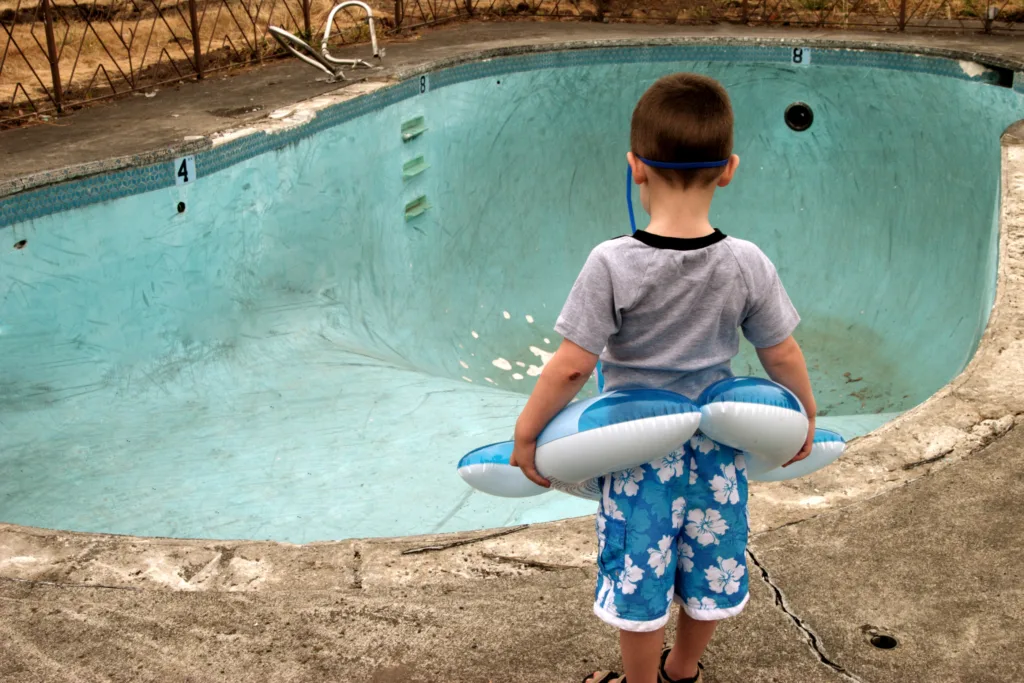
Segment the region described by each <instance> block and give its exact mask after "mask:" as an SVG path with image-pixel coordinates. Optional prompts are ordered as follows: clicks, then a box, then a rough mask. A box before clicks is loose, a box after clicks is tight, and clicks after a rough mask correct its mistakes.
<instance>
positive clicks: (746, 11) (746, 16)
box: [740, 0, 750, 24]
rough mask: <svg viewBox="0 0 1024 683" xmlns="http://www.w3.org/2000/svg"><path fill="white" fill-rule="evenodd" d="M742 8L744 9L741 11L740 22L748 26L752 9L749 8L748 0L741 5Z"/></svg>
mask: <svg viewBox="0 0 1024 683" xmlns="http://www.w3.org/2000/svg"><path fill="white" fill-rule="evenodd" d="M741 8H742V9H741V10H740V12H741V14H740V20H741V21H742V22H743V23H744V24H746V23H747V22H749V21H750V8H749V7H748V6H747V0H743V4H742V5H741Z"/></svg>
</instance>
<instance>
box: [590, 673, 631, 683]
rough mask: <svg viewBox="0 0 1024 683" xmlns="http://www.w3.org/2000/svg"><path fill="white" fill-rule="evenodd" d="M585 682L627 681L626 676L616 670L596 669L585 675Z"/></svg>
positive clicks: (610, 682)
mask: <svg viewBox="0 0 1024 683" xmlns="http://www.w3.org/2000/svg"><path fill="white" fill-rule="evenodd" d="M598 676H600V678H598ZM583 683H626V677H625V676H621V675H620V674H619V673H618V672H616V671H595V672H594V673H592V674H590V675H589V676H584V677H583Z"/></svg>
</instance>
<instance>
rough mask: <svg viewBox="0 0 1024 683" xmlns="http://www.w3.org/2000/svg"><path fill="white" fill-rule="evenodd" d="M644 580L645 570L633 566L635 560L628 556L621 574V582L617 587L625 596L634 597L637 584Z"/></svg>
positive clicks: (619, 581)
mask: <svg viewBox="0 0 1024 683" xmlns="http://www.w3.org/2000/svg"><path fill="white" fill-rule="evenodd" d="M642 578H644V570H643V569H642V568H640V567H638V566H636V565H635V564H633V558H631V557H630V556H629V555H626V561H625V566H624V567H623V568H622V572H621V573H620V574H619V580H618V582H617V583H616V584H615V587H616V588H618V589H619V590H620V591H622V594H623V595H632V594H633V593H635V592H636V584H637V582H638V581H640V579H642Z"/></svg>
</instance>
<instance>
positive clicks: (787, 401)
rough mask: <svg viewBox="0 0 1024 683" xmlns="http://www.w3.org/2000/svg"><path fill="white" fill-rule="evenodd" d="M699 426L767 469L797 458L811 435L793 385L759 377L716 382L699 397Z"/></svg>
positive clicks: (712, 437)
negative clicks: (793, 390)
mask: <svg viewBox="0 0 1024 683" xmlns="http://www.w3.org/2000/svg"><path fill="white" fill-rule="evenodd" d="M697 402H698V403H699V404H700V413H701V417H700V431H702V432H703V433H704V435H705V436H706V437H708V438H709V439H711V440H712V441H717V442H718V443H721V444H725V445H726V446H731V447H732V448H735V449H737V450H741V451H743V452H744V453H746V454H748V455H749V456H751V458H752V459H753V460H754V461H755V462H757V465H758V467H760V468H762V471H767V470H769V469H775V468H776V467H779V466H780V465H783V464H785V463H786V462H788V461H789V460H791V459H792V457H793V456H794V455H796V454H797V452H798V451H799V450H800V447H801V446H803V444H804V439H806V438H807V427H808V421H807V413H805V412H804V407H803V406H802V405H800V401H799V400H797V397H796V396H795V395H794V394H793V392H792V391H790V390H789V389H786V388H785V387H783V386H782V385H780V384H776V383H775V382H771V381H769V380H766V379H759V378H757V377H730V378H728V379H723V380H721V381H718V382H715V383H714V384H712V385H711V386H709V387H708V388H707V389H705V390H704V391H703V392H702V393H701V395H700V398H699V399H698V400H697Z"/></svg>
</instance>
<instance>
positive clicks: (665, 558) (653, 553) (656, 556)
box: [647, 536, 675, 578]
mask: <svg viewBox="0 0 1024 683" xmlns="http://www.w3.org/2000/svg"><path fill="white" fill-rule="evenodd" d="M674 540H675V539H674V538H672V537H671V536H662V537H661V540H660V541H658V547H657V548H648V549H647V554H648V555H649V557H648V558H647V566H648V567H650V568H651V569H653V570H654V575H655V576H657V577H659V578H660V577H662V576H664V575H665V569H667V568H668V565H669V563H670V562H671V561H672V542H673V541H674Z"/></svg>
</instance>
